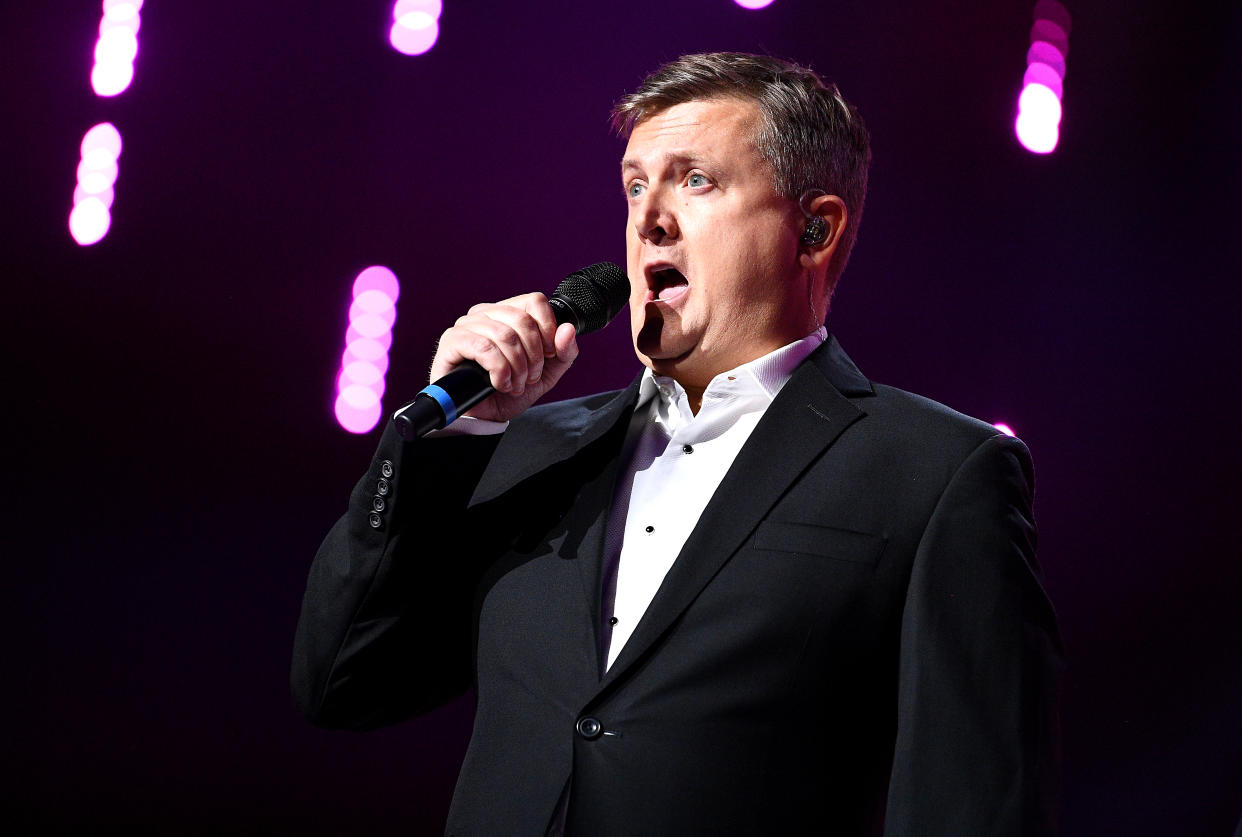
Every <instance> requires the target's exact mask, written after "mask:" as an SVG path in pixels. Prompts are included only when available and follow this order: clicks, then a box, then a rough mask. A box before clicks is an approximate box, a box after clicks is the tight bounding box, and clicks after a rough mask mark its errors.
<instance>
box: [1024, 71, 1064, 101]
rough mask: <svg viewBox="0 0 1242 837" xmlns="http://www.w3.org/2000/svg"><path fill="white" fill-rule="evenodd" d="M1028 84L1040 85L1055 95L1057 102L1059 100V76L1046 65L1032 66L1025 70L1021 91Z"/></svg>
mask: <svg viewBox="0 0 1242 837" xmlns="http://www.w3.org/2000/svg"><path fill="white" fill-rule="evenodd" d="M1028 84H1042V85H1043V86H1044V87H1047V88H1048V89H1049V90H1051V91H1052V92H1053V93H1055V94H1056V97H1057V99H1058V100H1060V98H1061V91H1062V89H1063V88H1062V85H1061V76H1060V75H1059V74H1058V73H1057V71H1056V70H1054V69H1052V68H1051V67H1049V66H1048V65H1047V64H1032V65H1030V66H1029V67H1027V68H1026V75H1024V76H1022V87H1023V89H1025V88H1026V86H1027V85H1028Z"/></svg>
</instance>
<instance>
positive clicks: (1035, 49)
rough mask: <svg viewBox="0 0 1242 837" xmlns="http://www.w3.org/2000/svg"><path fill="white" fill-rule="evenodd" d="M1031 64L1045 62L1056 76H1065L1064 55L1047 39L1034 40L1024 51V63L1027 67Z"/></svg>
mask: <svg viewBox="0 0 1242 837" xmlns="http://www.w3.org/2000/svg"><path fill="white" fill-rule="evenodd" d="M1032 64H1047V65H1048V66H1049V67H1051V68H1052V69H1053V70H1055V71H1056V74H1057V75H1058V76H1060V77H1061V78H1065V56H1064V55H1062V54H1061V50H1059V49H1057V48H1056V47H1054V46H1053V45H1052V44H1050V43H1048V42H1047V41H1036V42H1035V43H1033V44H1031V48H1030V49H1028V50H1027V51H1026V65H1027V66H1028V67H1029V66H1031V65H1032Z"/></svg>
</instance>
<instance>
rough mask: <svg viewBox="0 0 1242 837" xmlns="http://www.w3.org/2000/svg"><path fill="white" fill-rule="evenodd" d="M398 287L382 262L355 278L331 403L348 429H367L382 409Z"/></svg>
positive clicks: (393, 276) (356, 431) (342, 423)
mask: <svg viewBox="0 0 1242 837" xmlns="http://www.w3.org/2000/svg"><path fill="white" fill-rule="evenodd" d="M400 293H401V288H400V283H399V282H398V281H397V277H396V275H395V274H394V273H393V272H392V271H391V270H389V269H388V268H386V267H382V266H380V265H373V266H372V267H368V268H367V269H365V270H363V271H362V272H361V273H359V274H358V275H357V277H355V278H354V283H353V300H352V302H351V303H350V306H349V326H348V328H346V330H345V350H344V351H343V352H342V353H341V369H340V371H339V372H338V373H337V376H336V392H337V395H336V403H335V405H334V408H333V409H334V412H335V413H336V420H337V422H338V423H339V424H340V425H341V427H343V428H345V429H346V430H348V431H349V432H350V433H366V432H368V431H370V430H371V429H373V428H374V427H375V425H376V424H378V423H379V420H380V416H381V415H382V414H383V407H382V405H381V403H380V402H381V399H382V397H383V395H384V389H385V382H384V375H385V374H387V372H388V349H389V348H391V346H392V326H393V323H394V322H396V319H397V297H398V296H400Z"/></svg>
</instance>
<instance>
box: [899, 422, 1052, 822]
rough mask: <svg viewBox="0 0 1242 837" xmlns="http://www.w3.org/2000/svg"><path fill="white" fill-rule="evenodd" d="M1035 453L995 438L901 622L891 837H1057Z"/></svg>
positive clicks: (920, 565) (1048, 610)
mask: <svg viewBox="0 0 1242 837" xmlns="http://www.w3.org/2000/svg"><path fill="white" fill-rule="evenodd" d="M1032 485H1033V475H1032V470H1031V462H1030V457H1029V454H1028V452H1027V450H1026V447H1025V446H1024V445H1023V444H1022V443H1021V442H1019V441H1018V440H1016V439H1011V438H1009V437H1006V436H996V437H992V438H990V439H988V440H987V441H985V442H983V443H982V444H981V445H979V446H978V447H977V448H976V449H975V450H974V451H973V452H972V453H971V454H970V455H969V456H968V457H967V458H966V460H965V461H964V462H963V464H962V465H961V466H960V467H959V469H958V470H957V473H956V474H955V475H954V476H953V478H952V479H951V480H950V481H949V483H948V485H947V487H946V489H945V491H944V494H943V495H942V496H941V498H940V501H939V503H938V504H937V506H936V509H935V511H934V512H933V514H932V517H931V519H930V521H929V523H928V526H927V529H926V531H925V533H924V535H923V538H922V541H921V542H920V544H919V547H918V550H917V553H916V555H915V558H914V564H913V568H912V572H911V576H910V585H909V590H908V595H907V599H906V604H905V610H904V613H903V616H902V625H901V653H900V660H899V678H900V684H899V693H898V725H897V737H896V743H895V748H894V758H893V768H892V775H891V779H890V785H889V795H888V804H887V814H886V818H885V823H886V827H885V832H886V833H887V834H893V835H933V834H937V835H940V834H943V835H950V834H997V835H1000V834H1004V835H1028V834H1029V835H1035V834H1041V835H1042V834H1051V833H1054V832H1055V831H1056V796H1057V782H1058V778H1059V777H1058V775H1057V767H1058V758H1057V755H1058V754H1057V753H1056V752H1055V750H1056V744H1055V742H1056V740H1057V737H1056V698H1057V695H1056V684H1057V679H1058V674H1059V668H1060V641H1059V638H1058V635H1057V630H1056V624H1055V618H1054V614H1053V611H1052V606H1051V604H1050V603H1049V601H1048V599H1047V597H1046V596H1045V594H1044V591H1043V589H1042V587H1041V585H1040V581H1039V569H1038V566H1037V564H1036V561H1035V538H1036V533H1035V525H1034V521H1033V517H1032V514H1031V499H1032Z"/></svg>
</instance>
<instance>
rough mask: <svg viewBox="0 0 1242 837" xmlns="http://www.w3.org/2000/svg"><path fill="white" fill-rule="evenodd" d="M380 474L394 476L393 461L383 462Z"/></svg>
mask: <svg viewBox="0 0 1242 837" xmlns="http://www.w3.org/2000/svg"><path fill="white" fill-rule="evenodd" d="M380 473H381V474H383V475H384V476H386V477H391V476H392V460H391V459H385V460H384V461H383V462H381V463H380Z"/></svg>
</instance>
